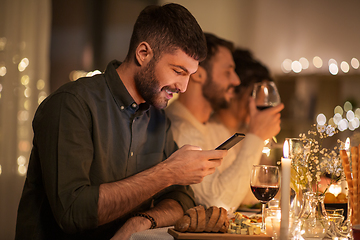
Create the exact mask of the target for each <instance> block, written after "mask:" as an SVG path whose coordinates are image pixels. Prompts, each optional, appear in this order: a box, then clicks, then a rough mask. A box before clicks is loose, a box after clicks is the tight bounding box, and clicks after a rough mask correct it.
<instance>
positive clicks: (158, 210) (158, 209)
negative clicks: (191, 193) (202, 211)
mask: <svg viewBox="0 0 360 240" xmlns="http://www.w3.org/2000/svg"><path fill="white" fill-rule="evenodd" d="M146 213H147V214H149V215H150V216H151V217H153V218H154V219H155V221H156V223H157V227H167V226H172V225H174V224H175V222H176V221H177V220H178V219H180V218H181V217H182V216H183V215H184V210H183V209H182V207H181V205H180V204H179V203H178V202H177V201H175V200H173V199H164V200H163V201H161V202H160V203H159V204H157V205H156V206H155V207H153V208H152V209H150V210H149V211H146Z"/></svg>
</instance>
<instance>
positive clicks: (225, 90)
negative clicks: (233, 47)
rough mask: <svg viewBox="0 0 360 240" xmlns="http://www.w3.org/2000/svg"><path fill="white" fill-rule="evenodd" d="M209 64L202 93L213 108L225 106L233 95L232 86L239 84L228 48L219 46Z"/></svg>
mask: <svg viewBox="0 0 360 240" xmlns="http://www.w3.org/2000/svg"><path fill="white" fill-rule="evenodd" d="M210 64H211V66H212V67H211V69H210V73H208V74H207V79H206V82H205V83H204V85H203V87H202V90H203V95H204V97H205V98H206V99H207V100H208V101H209V102H210V104H211V107H212V108H213V109H214V110H216V109H221V108H226V107H228V106H229V103H230V100H231V98H233V97H234V87H235V86H237V85H239V84H240V79H239V77H238V75H237V74H236V72H235V63H234V60H233V57H232V54H231V52H230V50H229V49H227V48H226V47H222V46H219V47H218V52H217V53H216V54H215V55H214V57H213V58H212V59H211V63H210Z"/></svg>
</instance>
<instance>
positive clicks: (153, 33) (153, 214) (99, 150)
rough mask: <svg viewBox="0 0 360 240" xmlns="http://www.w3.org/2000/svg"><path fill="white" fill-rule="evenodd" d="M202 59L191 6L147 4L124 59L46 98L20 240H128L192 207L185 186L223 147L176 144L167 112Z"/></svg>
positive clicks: (38, 119)
mask: <svg viewBox="0 0 360 240" xmlns="http://www.w3.org/2000/svg"><path fill="white" fill-rule="evenodd" d="M205 56H206V43H205V37H204V34H203V32H202V30H201V28H200V26H199V25H198V23H197V21H196V20H195V18H194V17H193V16H192V15H191V13H190V12H189V11H188V10H187V9H185V8H184V7H182V6H180V5H178V4H167V5H164V6H149V7H146V8H145V9H144V10H143V11H142V12H141V13H140V15H139V17H138V18H137V21H136V23H135V26H134V30H133V34H132V37H131V41H130V47H129V51H128V54H127V57H126V59H125V61H124V62H123V63H121V62H118V61H116V60H115V61H112V62H110V64H109V65H108V67H107V69H106V71H105V72H104V73H103V74H100V75H96V76H93V77H90V78H83V79H79V80H77V81H75V82H70V83H68V84H65V85H64V86H62V87H60V88H59V89H58V90H57V91H55V92H54V93H52V94H51V95H50V96H49V97H48V98H47V99H46V100H44V101H43V102H42V103H41V105H40V106H39V108H38V109H37V111H36V114H35V117H34V121H33V129H34V140H33V149H32V152H31V156H30V161H29V167H28V174H27V178H26V182H25V185H24V189H23V193H22V198H21V200H20V204H19V209H18V218H17V226H16V239H110V238H113V239H128V238H129V237H130V235H131V234H132V233H134V232H138V231H142V230H145V229H149V228H155V227H162V226H170V225H173V224H174V223H175V222H176V221H177V220H178V219H179V218H180V217H182V216H183V214H184V211H186V210H187V209H188V208H190V207H193V206H194V204H195V203H194V199H193V192H192V190H191V188H190V187H189V186H188V185H189V184H194V183H199V182H201V181H202V179H203V178H204V177H205V176H206V175H208V174H211V173H213V172H214V171H215V168H216V167H218V166H219V165H220V164H221V160H222V158H223V157H224V156H225V155H226V153H227V151H216V150H213V151H202V150H201V149H200V148H199V147H194V146H184V147H183V148H181V149H179V150H178V147H177V145H176V143H175V142H174V140H173V136H172V133H171V131H170V122H169V120H168V119H167V118H166V117H165V115H164V112H163V110H161V108H164V107H165V106H166V105H167V102H168V101H169V99H171V98H172V96H173V93H176V92H184V91H185V90H186V88H187V84H188V81H189V77H190V75H191V74H193V73H194V72H196V71H197V68H198V63H199V61H200V60H202V59H204V58H205ZM210 159H211V160H210ZM213 159H216V160H213Z"/></svg>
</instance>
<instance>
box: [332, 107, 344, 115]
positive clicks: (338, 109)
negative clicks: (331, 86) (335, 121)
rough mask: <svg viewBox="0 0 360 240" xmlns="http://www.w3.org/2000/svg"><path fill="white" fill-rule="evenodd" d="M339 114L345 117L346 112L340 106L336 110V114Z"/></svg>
mask: <svg viewBox="0 0 360 240" xmlns="http://www.w3.org/2000/svg"><path fill="white" fill-rule="evenodd" d="M336 113H339V114H340V115H343V113H344V110H343V109H342V107H340V106H336V107H335V109H334V114H336Z"/></svg>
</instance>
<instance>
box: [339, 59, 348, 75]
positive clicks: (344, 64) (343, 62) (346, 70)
mask: <svg viewBox="0 0 360 240" xmlns="http://www.w3.org/2000/svg"><path fill="white" fill-rule="evenodd" d="M340 68H341V70H342V71H343V72H344V73H348V72H349V70H350V66H349V64H348V63H347V62H345V61H342V62H341V64H340Z"/></svg>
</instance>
